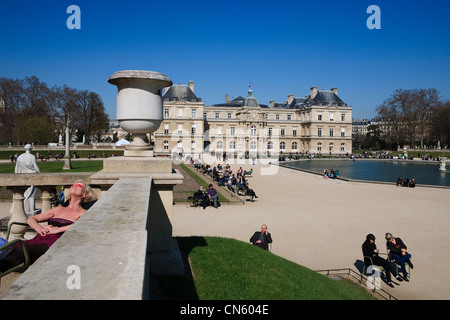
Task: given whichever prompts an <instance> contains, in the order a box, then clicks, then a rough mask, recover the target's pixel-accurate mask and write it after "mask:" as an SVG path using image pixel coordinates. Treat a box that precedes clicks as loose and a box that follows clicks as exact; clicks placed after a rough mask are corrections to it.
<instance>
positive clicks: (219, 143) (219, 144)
mask: <svg viewBox="0 0 450 320" xmlns="http://www.w3.org/2000/svg"><path fill="white" fill-rule="evenodd" d="M216 148H217V149H220V150H222V149H223V143H222V141H221V140H219V141H217V142H216Z"/></svg>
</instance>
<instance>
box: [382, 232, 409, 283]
mask: <svg viewBox="0 0 450 320" xmlns="http://www.w3.org/2000/svg"><path fill="white" fill-rule="evenodd" d="M385 238H386V247H387V249H388V250H389V258H390V259H391V260H395V261H398V262H399V263H400V266H401V269H402V273H403V279H405V280H406V281H409V280H408V273H407V272H406V267H405V263H407V264H408V265H409V267H410V268H411V269H412V268H413V264H412V262H411V260H410V259H411V254H409V253H408V251H406V249H407V247H406V245H405V243H404V242H403V241H402V239H400V238H394V236H393V235H392V234H391V233H389V232H387V233H386V235H385Z"/></svg>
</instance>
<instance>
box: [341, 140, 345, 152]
mask: <svg viewBox="0 0 450 320" xmlns="http://www.w3.org/2000/svg"><path fill="white" fill-rule="evenodd" d="M341 151H345V143H344V142H342V143H341Z"/></svg>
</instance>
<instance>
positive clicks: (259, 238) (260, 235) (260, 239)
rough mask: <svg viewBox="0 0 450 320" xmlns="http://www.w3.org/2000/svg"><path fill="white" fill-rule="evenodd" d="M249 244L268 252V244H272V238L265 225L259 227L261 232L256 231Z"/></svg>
mask: <svg viewBox="0 0 450 320" xmlns="http://www.w3.org/2000/svg"><path fill="white" fill-rule="evenodd" d="M250 242H251V243H253V244H254V245H255V246H257V247H260V248H261V249H264V250H269V243H272V236H271V235H270V233H269V232H268V231H267V225H265V224H263V225H262V226H261V231H256V232H255V233H254V234H253V236H252V237H251V238H250Z"/></svg>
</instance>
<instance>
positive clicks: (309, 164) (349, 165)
mask: <svg viewBox="0 0 450 320" xmlns="http://www.w3.org/2000/svg"><path fill="white" fill-rule="evenodd" d="M280 164H283V165H285V166H288V167H294V168H300V169H304V170H309V171H313V172H317V173H320V174H323V172H324V169H327V170H328V172H330V170H331V169H333V170H339V176H340V177H342V178H348V179H354V180H368V181H383V182H392V183H396V181H397V179H398V178H399V177H402V179H412V178H414V179H416V184H422V185H438V186H447V187H450V171H449V170H450V163H448V162H447V171H445V172H442V171H439V170H438V169H439V162H437V161H420V162H419V161H396V160H366V159H364V160H358V159H357V160H354V161H353V160H341V159H339V160H323V159H313V160H302V161H283V162H281V163H280Z"/></svg>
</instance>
